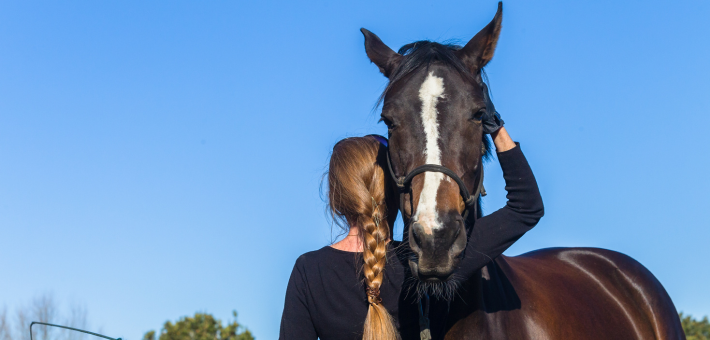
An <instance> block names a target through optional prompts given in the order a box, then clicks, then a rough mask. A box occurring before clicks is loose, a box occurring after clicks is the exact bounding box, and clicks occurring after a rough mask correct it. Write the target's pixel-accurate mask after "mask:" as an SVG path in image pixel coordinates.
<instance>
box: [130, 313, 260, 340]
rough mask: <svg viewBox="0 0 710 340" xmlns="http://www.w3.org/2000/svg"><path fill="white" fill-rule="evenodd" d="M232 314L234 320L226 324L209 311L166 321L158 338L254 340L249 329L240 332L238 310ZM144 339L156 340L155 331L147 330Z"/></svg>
mask: <svg viewBox="0 0 710 340" xmlns="http://www.w3.org/2000/svg"><path fill="white" fill-rule="evenodd" d="M232 315H233V316H234V320H233V321H232V322H230V323H228V324H227V325H226V326H222V321H221V320H218V319H215V317H214V316H212V315H210V314H207V313H195V316H193V317H189V316H185V317H182V318H180V319H179V320H178V321H176V322H175V323H172V322H170V321H166V322H165V324H164V325H163V328H162V329H161V331H160V335H159V337H158V340H254V339H255V338H254V336H253V335H252V334H251V332H249V330H248V329H244V331H242V332H240V329H241V328H242V326H241V325H240V324H239V323H237V312H236V311H233V312H232ZM143 340H155V331H148V332H146V333H145V335H144V336H143Z"/></svg>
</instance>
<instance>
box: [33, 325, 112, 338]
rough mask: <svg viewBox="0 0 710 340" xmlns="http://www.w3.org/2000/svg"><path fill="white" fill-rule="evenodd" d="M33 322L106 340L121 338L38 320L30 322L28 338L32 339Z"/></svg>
mask: <svg viewBox="0 0 710 340" xmlns="http://www.w3.org/2000/svg"><path fill="white" fill-rule="evenodd" d="M34 324H38V325H45V326H53V327H59V328H65V329H70V330H72V331H77V332H82V333H86V334H91V335H94V336H98V337H101V338H104V339H108V340H122V339H121V338H116V339H114V338H111V337H107V336H105V335H101V334H98V333H94V332H89V331H85V330H83V329H78V328H73V327H67V326H60V325H55V324H51V323H46V322H39V321H32V323H31V324H30V340H34V339H33V338H32V325H34Z"/></svg>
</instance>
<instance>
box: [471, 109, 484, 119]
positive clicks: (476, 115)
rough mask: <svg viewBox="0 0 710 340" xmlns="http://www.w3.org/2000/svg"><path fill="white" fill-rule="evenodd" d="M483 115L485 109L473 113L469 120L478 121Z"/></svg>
mask: <svg viewBox="0 0 710 340" xmlns="http://www.w3.org/2000/svg"><path fill="white" fill-rule="evenodd" d="M484 113H486V109H485V108H483V109H480V110H478V111H476V113H474V114H473V116H471V120H475V121H480V120H481V118H483V114H484Z"/></svg>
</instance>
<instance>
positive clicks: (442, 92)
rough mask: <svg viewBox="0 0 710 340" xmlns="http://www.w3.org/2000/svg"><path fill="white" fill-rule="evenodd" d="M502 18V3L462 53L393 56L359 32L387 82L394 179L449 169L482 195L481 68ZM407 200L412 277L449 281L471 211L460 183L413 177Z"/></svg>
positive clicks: (424, 45) (417, 46)
mask: <svg viewBox="0 0 710 340" xmlns="http://www.w3.org/2000/svg"><path fill="white" fill-rule="evenodd" d="M501 19H502V5H501V4H500V3H499V4H498V12H497V13H496V15H495V17H494V18H493V20H492V21H491V22H490V23H489V24H488V25H487V26H486V27H485V28H483V29H482V30H481V31H480V32H478V34H476V36H474V37H473V39H471V40H470V41H469V42H468V43H467V44H466V46H464V47H463V48H460V47H458V46H453V45H442V44H438V43H433V42H428V41H422V42H416V43H413V44H409V45H405V46H404V47H402V49H400V51H399V53H396V52H394V51H393V50H392V49H390V48H389V47H387V45H385V44H384V43H383V42H382V41H381V40H380V39H379V38H378V37H377V36H376V35H375V34H373V33H371V32H369V31H367V30H365V29H363V30H362V32H363V34H364V35H365V49H366V51H367V55H368V57H369V58H370V60H371V61H372V62H373V63H374V64H375V65H377V66H378V67H379V69H380V71H381V72H382V73H383V74H384V75H385V76H386V77H387V78H389V84H388V85H387V88H386V89H385V92H384V93H383V106H382V120H383V121H384V122H385V124H387V127H388V129H389V152H390V158H391V163H392V170H393V172H394V174H395V175H396V176H397V177H401V176H405V175H407V174H409V173H410V172H411V171H412V170H414V169H415V168H417V167H419V166H421V165H424V164H436V165H441V166H443V167H446V168H448V169H450V170H452V171H453V172H454V173H455V175H456V176H458V177H459V178H461V179H462V180H463V185H464V186H465V187H466V188H467V189H468V192H470V193H472V194H473V193H475V192H477V188H478V187H479V184H480V181H481V180H482V179H483V178H482V171H481V168H482V164H481V163H482V156H483V154H484V153H485V152H486V150H485V149H486V146H485V143H484V142H483V141H484V137H485V136H484V135H483V132H482V126H481V115H482V113H483V110H485V108H486V103H485V100H484V96H483V89H484V86H483V80H482V75H481V70H482V68H483V67H484V66H485V65H486V64H487V63H488V62H489V61H490V60H491V58H492V57H493V51H494V50H495V46H496V42H497V40H498V34H499V32H500V27H501ZM403 201H406V204H402V206H401V209H402V215H403V216H404V218H405V220H409V224H408V228H407V229H408V239H409V245H410V247H411V249H412V252H413V256H412V258H411V259H410V267H411V268H412V272H413V273H414V275H416V276H418V278H419V279H420V280H422V281H425V282H434V283H436V282H441V281H446V280H448V279H449V278H450V277H451V274H452V273H453V270H454V268H455V267H456V265H457V264H458V261H459V259H460V256H461V254H462V252H463V250H464V248H465V247H466V223H465V222H466V221H464V218H463V216H462V214H463V213H464V211H465V209H466V208H467V206H466V204H465V202H464V200H463V199H462V195H461V191H460V187H459V185H457V183H456V181H455V180H454V178H452V177H451V176H448V175H446V174H444V173H442V172H436V171H427V172H423V173H421V174H419V175H416V176H415V177H413V178H412V180H411V184H410V185H408V186H407V194H406V195H404V200H403ZM469 203H470V202H469Z"/></svg>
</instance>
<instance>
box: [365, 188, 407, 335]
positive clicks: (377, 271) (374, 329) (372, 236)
mask: <svg viewBox="0 0 710 340" xmlns="http://www.w3.org/2000/svg"><path fill="white" fill-rule="evenodd" d="M382 196H384V195H382ZM371 199H372V215H371V218H370V219H369V220H367V221H363V222H364V223H362V230H363V231H364V233H363V236H364V240H363V241H364V242H363V252H362V257H363V260H364V265H363V273H364V274H365V284H366V285H367V288H366V290H367V301H368V302H369V304H370V306H369V309H368V311H367V318H366V319H365V328H364V332H363V337H362V339H363V340H379V339H386V340H395V339H399V334H398V333H397V329H396V328H395V326H394V320H392V316H391V315H390V314H389V313H388V312H387V309H386V308H385V307H384V306H383V305H382V298H381V297H380V287H382V280H383V277H384V270H385V264H386V262H387V239H388V238H389V229H388V228H386V227H385V226H384V225H383V224H382V223H381V221H382V220H383V216H382V215H383V214H382V212H381V209H380V205H379V204H377V201H376V200H375V198H374V197H371Z"/></svg>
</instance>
